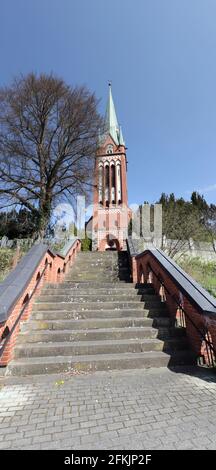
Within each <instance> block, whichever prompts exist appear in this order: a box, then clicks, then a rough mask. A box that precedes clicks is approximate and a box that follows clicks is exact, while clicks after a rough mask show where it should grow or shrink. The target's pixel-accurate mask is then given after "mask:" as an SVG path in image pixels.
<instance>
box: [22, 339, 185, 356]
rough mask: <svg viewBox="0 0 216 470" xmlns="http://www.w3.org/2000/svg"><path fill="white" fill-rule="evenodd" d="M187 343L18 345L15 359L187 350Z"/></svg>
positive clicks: (120, 341) (121, 341) (142, 341)
mask: <svg viewBox="0 0 216 470" xmlns="http://www.w3.org/2000/svg"><path fill="white" fill-rule="evenodd" d="M185 348H186V344H185V342H183V341H181V340H177V339H166V340H164V341H162V340H160V339H155V338H150V339H149V338H138V339H117V340H113V339H112V340H102V341H62V342H56V343H37V344H28V343H27V344H25V345H24V344H18V345H17V347H16V349H15V353H14V358H20V357H49V356H85V355H87V354H90V355H95V354H113V353H114V354H117V353H128V352H132V353H139V352H144V351H169V352H170V351H177V350H182V349H184V350H185Z"/></svg>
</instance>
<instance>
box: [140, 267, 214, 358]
mask: <svg viewBox="0 0 216 470" xmlns="http://www.w3.org/2000/svg"><path fill="white" fill-rule="evenodd" d="M148 267H149V269H150V270H151V271H152V273H153V275H154V276H155V277H156V278H157V280H158V281H159V282H160V286H161V287H163V289H164V291H165V293H167V294H168V295H169V296H170V297H171V299H172V300H174V302H175V303H176V305H177V307H178V308H179V309H180V317H179V318H180V321H181V324H180V326H181V327H182V328H186V321H185V319H187V320H188V321H189V322H190V323H191V324H192V325H193V327H194V328H195V330H196V332H197V333H198V334H199V337H200V339H201V341H202V342H204V344H205V350H206V356H207V361H206V359H205V356H203V355H202V356H199V358H198V362H199V364H200V365H203V363H204V364H206V365H208V366H209V367H215V365H216V351H215V349H214V346H213V344H212V341H211V338H210V335H209V331H208V330H207V329H204V330H203V331H202V330H200V328H198V326H197V325H196V324H195V323H194V321H193V320H192V319H191V317H190V315H189V314H188V313H187V311H186V310H185V308H184V307H183V305H182V304H181V302H179V301H178V300H177V298H176V296H175V295H173V294H172V293H171V292H170V290H169V289H168V288H167V287H166V285H165V284H164V282H163V281H162V280H161V278H160V276H159V275H158V274H157V273H156V272H155V270H154V269H153V268H152V267H151V265H150V263H148Z"/></svg>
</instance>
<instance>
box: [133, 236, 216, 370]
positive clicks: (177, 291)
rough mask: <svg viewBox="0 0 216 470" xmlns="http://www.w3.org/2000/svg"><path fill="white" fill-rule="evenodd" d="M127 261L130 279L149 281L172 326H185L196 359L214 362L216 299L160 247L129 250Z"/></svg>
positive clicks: (211, 364)
mask: <svg viewBox="0 0 216 470" xmlns="http://www.w3.org/2000/svg"><path fill="white" fill-rule="evenodd" d="M128 246H129V245H128ZM130 251H132V250H130V249H129V252H130ZM130 261H131V271H132V279H133V282H135V283H144V282H148V283H149V282H150V283H152V284H153V286H154V288H155V291H156V292H157V293H158V294H159V295H160V296H161V300H162V301H163V302H164V301H165V302H166V306H167V309H168V312H169V314H170V316H171V318H173V323H174V324H175V326H182V327H185V328H186V334H187V338H188V340H189V343H190V346H191V349H192V350H193V351H194V353H195V356H196V358H197V359H199V361H200V362H202V363H204V364H207V365H208V366H213V365H215V364H216V363H215V356H216V299H215V298H214V297H213V296H211V295H210V294H209V293H208V292H207V291H206V290H205V289H203V288H202V287H201V286H200V285H199V284H198V283H197V282H196V281H194V280H193V279H192V278H191V277H190V276H188V275H187V274H186V273H185V272H184V271H183V270H182V269H181V268H180V267H179V266H178V265H177V264H176V263H175V262H174V261H173V260H171V259H170V258H169V257H168V256H166V255H165V253H163V252H162V251H161V250H158V249H156V248H155V249H148V250H145V251H144V252H143V253H140V254H135V253H131V252H130Z"/></svg>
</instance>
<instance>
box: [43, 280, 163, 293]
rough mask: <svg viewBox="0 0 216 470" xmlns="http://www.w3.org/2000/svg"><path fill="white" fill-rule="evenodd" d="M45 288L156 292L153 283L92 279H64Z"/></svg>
mask: <svg viewBox="0 0 216 470" xmlns="http://www.w3.org/2000/svg"><path fill="white" fill-rule="evenodd" d="M43 289H47V290H49V289H54V290H56V289H58V290H60V289H63V290H64V289H81V290H84V289H94V290H97V291H98V289H99V290H100V289H105V290H107V289H115V290H118V291H123V290H125V291H127V290H128V291H130V290H139V289H141V290H142V289H145V290H146V291H147V292H148V291H152V292H154V288H153V286H152V285H151V284H149V285H146V284H133V283H125V282H121V281H120V282H108V283H106V282H94V281H92V282H91V281H90V282H86V281H83V282H81V281H74V282H71V281H67V280H64V282H62V283H61V284H57V285H56V284H47V285H46V286H44V288H43Z"/></svg>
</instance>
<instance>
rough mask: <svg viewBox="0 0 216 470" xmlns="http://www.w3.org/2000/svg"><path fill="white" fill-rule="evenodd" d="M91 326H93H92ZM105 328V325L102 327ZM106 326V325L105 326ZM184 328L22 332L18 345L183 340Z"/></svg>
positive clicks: (147, 327) (146, 327)
mask: <svg viewBox="0 0 216 470" xmlns="http://www.w3.org/2000/svg"><path fill="white" fill-rule="evenodd" d="M90 326H91V325H90ZM102 326H104V325H102ZM105 326H106V325H105ZM184 334H185V331H184V329H183V328H172V327H160V326H158V328H153V327H152V326H139V327H133V326H132V327H131V326H129V327H128V326H126V327H124V326H123V327H122V328H118V327H117V328H114V327H111V328H106V327H105V328H92V329H91V328H88V329H83V330H82V329H77V330H69V329H68V330H30V331H24V332H20V334H19V336H18V339H17V343H18V344H21V343H24V344H26V343H39V342H41V343H45V342H53V343H55V342H62V341H98V340H107V339H113V340H116V339H126V338H130V339H136V338H149V339H151V338H159V339H167V338H173V337H177V338H181V337H182V336H184Z"/></svg>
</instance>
